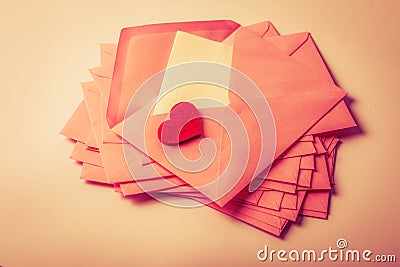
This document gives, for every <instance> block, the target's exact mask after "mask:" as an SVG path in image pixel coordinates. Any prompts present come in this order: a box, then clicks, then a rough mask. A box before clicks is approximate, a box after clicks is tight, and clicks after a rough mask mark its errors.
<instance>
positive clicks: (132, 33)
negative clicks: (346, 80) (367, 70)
mask: <svg viewBox="0 0 400 267" xmlns="http://www.w3.org/2000/svg"><path fill="white" fill-rule="evenodd" d="M100 56H101V61H100V62H101V64H100V66H98V67H96V68H93V69H90V73H91V75H92V77H93V81H90V82H84V83H82V84H81V86H82V90H83V95H84V100H83V101H82V102H81V103H80V104H79V106H78V107H77V109H76V110H75V111H74V113H73V114H72V116H71V118H70V119H69V120H68V122H67V123H66V125H65V126H64V128H63V129H62V131H61V134H63V135H64V136H66V137H68V138H70V139H73V140H75V141H76V144H75V147H74V149H73V151H72V153H71V159H74V160H76V161H79V162H83V165H82V172H81V176H80V177H81V178H82V179H84V180H87V181H93V182H97V183H103V184H111V185H113V188H114V190H115V191H116V192H121V193H122V194H123V195H125V196H128V195H138V194H143V193H148V194H151V195H152V196H158V197H165V198H173V199H178V200H179V199H186V200H190V201H193V202H196V203H199V204H203V205H207V206H208V207H211V208H213V209H215V210H217V211H220V212H222V213H224V214H227V215H229V216H232V217H234V218H236V219H238V220H241V221H243V222H245V223H247V224H249V225H252V226H254V227H257V228H259V229H261V230H263V231H266V232H269V233H272V234H274V235H277V236H279V235H281V233H282V232H283V230H284V229H285V228H286V227H287V226H288V225H289V224H290V222H294V221H296V220H297V218H298V216H310V217H315V218H323V219H327V217H328V213H329V211H328V208H329V201H330V196H331V192H332V187H333V186H334V183H335V180H334V168H335V157H336V150H337V145H338V143H339V139H338V131H339V130H341V129H345V128H350V127H354V126H356V124H355V122H354V120H353V118H352V116H351V114H350V112H349V110H348V107H347V106H346V104H345V102H344V101H343V98H344V97H345V95H346V93H345V92H344V91H343V90H342V89H341V88H339V87H338V86H336V85H335V84H334V82H333V79H332V77H331V76H330V74H329V71H328V69H327V67H326V66H325V64H324V62H323V60H322V57H321V56H320V54H319V52H318V49H317V47H316V45H315V43H314V41H313V39H312V38H311V35H310V34H309V33H295V34H289V35H283V36H281V35H279V34H278V32H277V30H276V29H275V27H274V26H273V25H272V24H271V22H269V21H266V22H261V23H257V24H254V25H250V26H247V27H243V26H240V25H239V24H237V23H236V22H233V21H205V22H185V23H167V24H156V25H146V26H139V27H132V28H126V29H123V30H122V31H121V35H120V39H119V42H118V44H104V45H101V46H100ZM193 62H211V63H215V64H219V65H221V66H226V67H228V68H230V69H233V70H238V71H240V72H241V73H243V74H244V75H245V76H246V77H248V78H249V79H250V80H251V81H252V82H253V83H254V84H255V85H256V86H257V88H259V90H260V92H261V94H262V99H264V100H265V101H266V103H267V104H268V107H269V110H270V112H271V114H272V117H273V120H274V127H275V129H274V131H275V135H276V136H275V137H276V139H275V141H276V142H275V144H274V147H275V150H274V151H273V156H272V157H271V158H270V160H268V157H266V156H265V153H264V151H263V149H265V147H267V148H268V146H263V140H264V139H263V138H264V137H263V135H262V129H260V128H261V127H259V124H263V121H261V122H260V120H258V117H257V116H256V115H254V114H253V113H254V106H257V105H258V103H260V101H261V100H259V98H257V99H252V100H250V102H246V101H244V100H243V98H241V97H240V92H239V94H236V93H234V92H232V91H231V90H230V89H229V87H233V86H232V80H233V79H234V78H235V76H234V75H233V74H232V73H233V72H227V73H224V75H223V77H220V80H219V81H220V82H221V83H220V84H212V83H204V82H203V83H202V82H200V81H198V82H197V83H193V82H192V83H187V84H183V85H182V86H178V87H176V88H173V89H168V88H166V87H163V85H165V84H169V79H175V78H174V77H172V76H171V75H172V74H171V73H170V72H168V70H169V69H170V68H171V67H172V68H173V67H176V66H180V65H184V64H186V63H193ZM165 69H166V71H165V72H164V73H163V75H162V79H161V82H160V87H159V89H158V90H157V91H156V92H155V93H154V95H153V96H152V97H154V98H155V99H156V101H155V105H154V106H152V107H147V106H146V105H147V104H148V103H149V102H148V101H147V100H148V99H149V96H147V95H146V94H141V91H140V90H141V86H142V85H143V83H145V82H146V81H147V80H149V79H150V78H151V77H154V75H157V73H160V72H162V71H163V70H165ZM206 72H207V70H206V69H205V70H204V73H206ZM171 77H172V78H171ZM241 90H244V92H246V90H247V91H249V88H241ZM138 96H139V97H142V98H141V99H142V100H143V101H139V102H138V103H139V104H138V105H134V106H131V105H130V103H131V102H132V98H133V97H138ZM196 99H213V100H214V101H211V102H210V101H203V102H201V101H200V102H196ZM180 102H192V103H193V104H194V105H195V106H196V108H197V109H198V110H199V112H200V114H201V115H202V116H203V118H202V127H203V128H202V129H203V133H202V135H201V137H200V138H194V139H192V140H189V141H187V142H184V143H182V144H180V145H179V146H168V147H165V145H163V144H162V143H161V142H160V141H159V139H158V138H157V131H158V128H159V126H160V125H161V124H162V123H163V122H164V121H165V120H167V119H168V118H169V112H170V110H171V108H172V107H173V106H174V105H175V104H177V103H180ZM226 107H228V108H230V110H233V112H234V113H236V114H237V118H238V119H240V120H241V121H242V122H243V129H242V130H241V129H238V128H235V131H234V132H235V133H232V132H229V127H228V128H224V127H222V126H221V125H225V124H226V122H227V121H230V120H232V118H231V117H229V116H228V114H229V112H228V111H227V110H225V109H224V108H226ZM147 109H148V110H150V111H151V113H150V115H149V116H148V117H146V118H145V120H143V117H142V116H143V114H144V111H145V110H147ZM221 110H222V111H221ZM204 114H211V115H213V114H216V115H215V116H214V115H213V116H214V117H215V118H217V121H213V120H211V119H210V118H206V117H205V115H204ZM218 119H220V121H222V122H224V123H225V124H223V123H222V124H218ZM128 126H129V127H128ZM228 126H229V125H228ZM235 138H236V139H237V138H240V140H241V142H240V143H241V144H240V145H239V146H234V145H233V144H232V142H233V141H232V140H236V139H235ZM205 139H211V140H213V141H214V144H215V145H214V147H213V148H214V149H215V155H214V157H213V161H212V162H211V163H210V164H209V165H208V166H206V168H203V169H201V170H200V171H196V172H190V171H188V170H187V169H183V168H181V167H180V166H179V165H176V164H175V163H176V162H174V161H173V160H172V162H171V158H169V157H168V156H167V154H166V153H169V152H168V151H175V152H176V151H179V153H181V154H182V155H183V157H185V158H187V159H189V160H192V161H194V162H195V160H196V159H197V158H200V157H201V155H202V154H201V153H202V152H201V151H200V150H199V147H200V145H201V143H202V142H203V140H205ZM143 144H144V145H143ZM246 144H247V147H246ZM127 151H129V154H128V155H127ZM246 151H247V153H246ZM203 152H204V151H203ZM176 153H177V152H176ZM232 158H235V159H236V161H237V163H235V161H233V160H232ZM230 161H233V162H234V163H235V164H234V165H240V164H242V165H243V163H240V161H243V162H245V165H244V168H243V169H242V170H240V169H239V168H235V169H233V171H231V170H230V171H229V172H227V171H226V170H227V169H228V170H229V163H230ZM132 170H134V171H132ZM225 173H227V174H226V175H225ZM224 175H225V176H224ZM221 177H225V178H224V179H225V180H224V179H222V178H221ZM254 181H257V186H256V187H255V189H254V190H249V189H250V188H249V184H251V183H252V182H254ZM210 184H213V185H216V186H214V187H210V186H208V185H210ZM175 203H176V202H175Z"/></svg>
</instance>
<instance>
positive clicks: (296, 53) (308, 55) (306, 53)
mask: <svg viewBox="0 0 400 267" xmlns="http://www.w3.org/2000/svg"><path fill="white" fill-rule="evenodd" d="M265 25H266V28H267V29H271V28H273V26H272V27H271V24H270V23H269V22H266V23H259V24H255V25H254V26H255V27H256V28H258V29H257V30H256V32H258V33H262V32H263V30H265V28H263V27H265ZM252 27H253V25H252V26H248V27H247V28H249V29H250V28H252ZM271 32H272V33H273V34H272V35H275V34H277V32H276V30H274V31H271ZM267 33H269V31H267ZM267 36H269V37H270V36H271V35H267ZM278 38H281V37H276V38H268V39H267V40H272V41H271V43H273V44H274V45H276V46H278V45H280V46H282V47H283V48H282V50H283V51H285V52H286V53H288V54H290V56H292V57H294V58H296V59H297V60H299V61H302V62H304V63H305V64H306V65H307V66H308V67H310V68H312V69H313V70H315V71H319V73H320V74H321V75H322V76H325V77H326V78H327V79H329V80H331V78H330V75H329V72H328V70H327V68H326V66H325V65H324V63H323V61H322V59H321V57H320V55H319V53H318V50H317V48H316V46H315V44H314V42H313V40H312V38H311V36H310V35H309V34H308V33H301V34H292V35H288V36H282V40H279V39H278ZM330 114H334V116H330ZM332 117H333V118H334V121H335V122H339V124H340V125H336V126H335V127H336V128H347V127H353V126H355V123H354V120H353V119H352V116H351V114H350V113H349V111H348V109H347V107H346V105H345V104H344V102H343V101H341V102H339V104H337V105H336V106H335V107H334V108H333V109H332V110H331V111H330V112H329V113H328V114H327V115H326V116H324V117H323V118H327V120H324V119H321V120H320V121H319V122H318V123H317V124H316V125H315V126H314V127H313V128H312V129H310V131H311V130H313V131H315V132H319V131H327V130H330V129H331V125H332V124H331V123H328V124H327V123H326V122H332V119H331V118H332ZM338 118H339V120H338ZM325 124H326V125H325ZM319 125H321V126H319ZM291 151H292V149H290V150H289V152H288V153H293V152H291Z"/></svg>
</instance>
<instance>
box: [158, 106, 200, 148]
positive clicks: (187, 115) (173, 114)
mask: <svg viewBox="0 0 400 267" xmlns="http://www.w3.org/2000/svg"><path fill="white" fill-rule="evenodd" d="M202 134H203V123H202V120H201V117H200V113H199V111H198V110H197V108H196V107H195V106H194V105H193V104H192V103H189V102H179V103H178V104H176V105H175V106H173V107H172V108H171V111H170V113H169V120H166V121H164V122H163V123H161V124H160V126H159V127H158V139H159V140H160V142H162V143H163V144H166V145H178V144H180V143H182V142H185V141H188V140H190V139H193V138H195V137H200V136H201V135H202Z"/></svg>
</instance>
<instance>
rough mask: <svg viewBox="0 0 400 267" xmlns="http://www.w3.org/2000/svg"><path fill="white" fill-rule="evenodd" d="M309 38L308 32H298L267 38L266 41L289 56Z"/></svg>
mask: <svg viewBox="0 0 400 267" xmlns="http://www.w3.org/2000/svg"><path fill="white" fill-rule="evenodd" d="M309 36H310V33H308V32H300V33H294V34H287V35H281V36H277V37H269V38H267V39H266V40H268V42H270V43H271V44H273V45H274V46H276V47H278V48H279V49H280V50H282V51H283V52H284V53H285V54H287V55H289V56H290V55H291V54H293V53H294V52H295V51H296V50H297V49H299V48H300V47H301V46H302V45H303V44H304V43H305V42H306V41H307V40H308V38H309Z"/></svg>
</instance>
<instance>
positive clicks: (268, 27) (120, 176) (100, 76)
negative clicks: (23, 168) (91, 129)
mask: <svg viewBox="0 0 400 267" xmlns="http://www.w3.org/2000/svg"><path fill="white" fill-rule="evenodd" d="M260 25H261V26H262V27H264V25H263V23H260V24H256V26H260ZM265 25H267V29H271V24H270V23H265ZM250 27H252V26H249V28H250ZM262 27H259V29H261V28H262ZM272 28H273V26H272ZM264 29H265V28H263V29H262V30H260V31H259V32H260V33H262V32H263V30H264ZM266 32H267V33H268V32H269V31H266ZM275 32H276V30H275ZM275 34H276V33H275ZM288 40H289V39H288ZM292 40H294V39H292ZM307 40H309V39H307ZM301 44H302V45H301V46H299V47H298V48H297V50H296V51H295V53H293V54H292V56H293V55H297V54H298V52H300V51H301V50H302V49H303V47H309V46H304V45H303V43H301ZM111 47H112V46H111ZM114 49H115V46H114ZM106 54H109V55H111V57H109V58H112V53H106ZM303 54H304V53H303ZM317 56H318V55H317ZM103 62H104V61H103V57H102V64H103ZM109 62H112V61H109ZM305 62H312V60H311V61H310V60H305ZM108 69H110V68H108ZM108 72H110V71H108ZM104 73H107V71H104V72H103V73H101V74H98V75H97V80H98V79H101V78H104V77H102V76H106V75H104ZM108 76H111V74H108ZM95 80H96V79H95ZM121 151H122V150H119V152H121ZM107 154H109V153H107ZM111 154H114V155H115V153H111ZM111 154H110V155H111ZM114 157H115V156H114ZM114 162H116V163H118V161H114ZM112 165H113V166H115V165H114V164H112ZM121 169H123V168H121ZM117 177H119V178H122V179H123V180H124V179H127V178H129V179H131V178H130V175H129V173H127V171H126V170H125V171H124V172H123V173H122V174H120V175H117Z"/></svg>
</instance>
